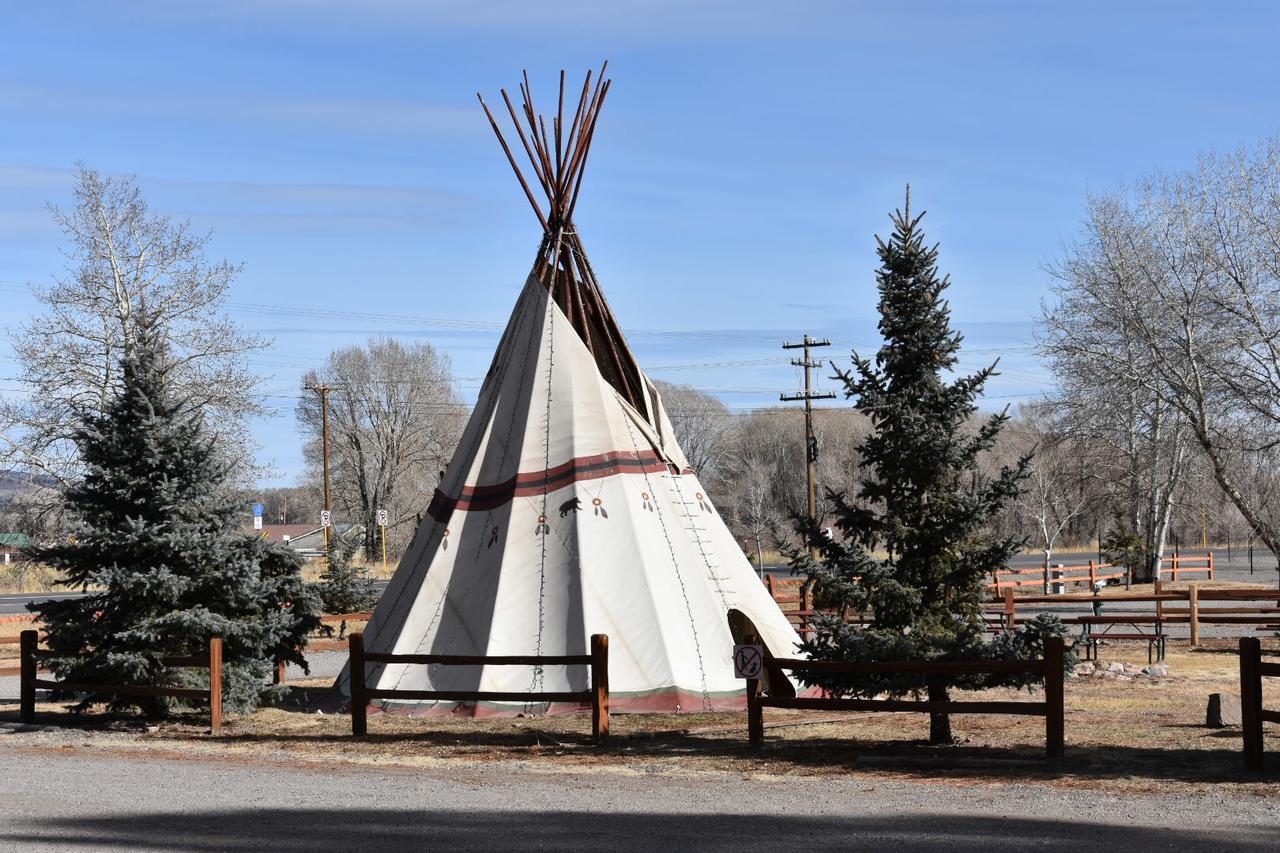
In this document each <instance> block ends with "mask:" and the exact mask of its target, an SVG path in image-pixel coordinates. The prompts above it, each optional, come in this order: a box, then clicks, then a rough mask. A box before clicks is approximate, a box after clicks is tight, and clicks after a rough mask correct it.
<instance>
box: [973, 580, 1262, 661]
mask: <svg viewBox="0 0 1280 853" xmlns="http://www.w3.org/2000/svg"><path fill="white" fill-rule="evenodd" d="M1206 602H1222V603H1223V604H1222V605H1220V606H1205V603H1206ZM1245 602H1257V603H1255V604H1253V605H1252V606H1244V603H1245ZM1046 604H1048V605H1052V604H1093V605H1094V606H1095V608H1097V609H1096V610H1095V613H1094V615H1093V616H1069V617H1067V618H1065V619H1064V620H1063V621H1064V622H1065V623H1067V624H1070V625H1081V626H1083V627H1086V628H1090V629H1092V628H1093V627H1097V626H1103V625H1108V624H1111V625H1129V626H1131V627H1133V626H1136V625H1139V624H1147V625H1152V626H1153V628H1156V629H1158V632H1157V633H1159V634H1161V635H1163V634H1164V631H1163V628H1164V626H1166V625H1187V626H1189V633H1190V639H1191V645H1192V646H1193V647H1196V646H1199V645H1200V639H1201V627H1202V626H1205V625H1235V626H1253V627H1255V628H1257V629H1258V630H1275V631H1280V591H1277V590H1267V589H1201V588H1200V585H1199V584H1197V583H1194V582H1193V583H1189V584H1187V588H1186V589H1185V590H1170V589H1167V588H1165V586H1164V582H1163V581H1157V582H1156V584H1155V591H1154V592H1127V591H1126V592H1117V593H1114V594H1110V595H1094V594H1091V593H1061V594H1056V595H1018V596H1015V595H1014V591H1013V590H1012V589H1005V590H1004V594H1003V597H1002V600H1001V602H1000V604H999V605H994V606H992V605H988V607H987V615H988V618H990V619H992V620H995V619H997V618H998V619H999V621H1000V622H1001V623H1002V627H1003V628H1004V630H1008V631H1011V630H1013V629H1014V628H1015V627H1016V626H1017V623H1018V607H1019V605H1023V606H1025V605H1046ZM1125 604H1154V605H1155V607H1154V611H1147V612H1144V613H1135V612H1117V611H1115V610H1114V609H1112V610H1107V609H1106V608H1107V607H1108V606H1112V607H1114V606H1115V605H1121V606H1123V605H1125ZM1170 605H1174V606H1170ZM1178 605H1186V606H1185V607H1183V606H1178ZM995 607H998V608H999V610H995V609H994V608H995ZM1099 636H1100V637H1101V636H1103V635H1101V634H1100V635H1099ZM1149 638H1150V637H1149V635H1145V634H1144V635H1139V634H1137V633H1135V634H1133V635H1130V636H1125V635H1116V634H1112V635H1111V636H1110V639H1144V640H1146V639H1149Z"/></svg>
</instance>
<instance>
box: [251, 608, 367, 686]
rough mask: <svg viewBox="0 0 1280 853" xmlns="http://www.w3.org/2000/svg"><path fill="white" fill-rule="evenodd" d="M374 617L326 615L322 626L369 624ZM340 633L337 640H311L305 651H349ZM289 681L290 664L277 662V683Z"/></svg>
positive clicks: (322, 620)
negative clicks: (350, 623) (352, 623)
mask: <svg viewBox="0 0 1280 853" xmlns="http://www.w3.org/2000/svg"><path fill="white" fill-rule="evenodd" d="M372 617H373V614H372V613H325V614H324V615H322V616H321V617H320V624H322V625H339V626H343V625H345V624H346V623H348V622H368V621H369V619H370V618H372ZM339 632H340V633H339V638H338V639H336V640H328V639H325V640H311V641H310V642H308V643H307V646H306V648H305V649H303V651H304V652H345V651H346V650H347V641H346V640H345V639H343V638H342V637H341V627H340V628H339ZM288 680H289V664H288V663H287V662H286V661H282V660H278V661H276V671H275V679H274V681H275V683H276V684H284V683H285V682H286V681H288Z"/></svg>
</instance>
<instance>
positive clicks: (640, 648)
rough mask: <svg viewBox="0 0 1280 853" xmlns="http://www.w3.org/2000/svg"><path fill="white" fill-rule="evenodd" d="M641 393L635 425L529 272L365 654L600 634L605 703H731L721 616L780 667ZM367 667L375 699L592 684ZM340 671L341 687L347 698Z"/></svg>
mask: <svg viewBox="0 0 1280 853" xmlns="http://www.w3.org/2000/svg"><path fill="white" fill-rule="evenodd" d="M642 382H643V385H644V386H645V391H646V394H645V398H646V402H647V403H648V406H649V407H650V411H649V412H647V413H641V412H638V411H636V409H634V408H632V407H631V406H630V405H629V404H628V403H626V402H625V401H624V400H623V399H622V397H621V396H620V395H619V394H618V393H617V391H616V390H615V389H614V387H613V386H612V385H611V384H610V383H609V382H608V381H606V380H605V378H604V377H603V376H602V375H601V373H600V370H599V368H598V367H597V364H596V360H595V359H594V358H593V356H592V354H591V352H590V351H589V350H588V349H587V347H586V346H585V345H584V344H583V341H582V339H581V338H580V337H579V335H578V333H577V332H576V331H575V330H574V328H573V327H572V325H570V323H569V321H568V319H567V318H566V317H565V314H564V313H563V312H562V311H561V310H560V308H559V306H558V305H557V304H556V302H555V301H554V300H552V299H551V298H550V296H549V294H548V291H547V288H546V286H544V285H543V284H541V283H540V282H539V281H538V279H537V278H536V277H535V276H533V275H531V276H530V277H529V279H528V281H527V283H526V284H525V287H524V290H523V292H522V293H521V295H520V298H519V301H518V302H517V303H516V307H515V311H514V312H513V314H512V316H511V320H510V321H509V323H508V325H507V328H506V331H505V333H504V334H503V337H502V341H501V343H500V344H499V347H498V351H497V353H496V355H495V357H494V361H493V364H492V366H491V367H490V368H489V373H488V375H487V376H486V377H485V381H484V384H483V386H482V388H481V391H480V395H479V398H478V401H477V403H476V408H475V410H474V412H473V413H472V415H471V419H470V421H469V423H468V424H467V428H466V431H465V432H464V434H463V438H462V441H461V443H460V444H459V446H458V449H457V451H456V453H455V455H454V457H453V460H452V461H451V462H450V463H449V467H448V469H447V470H446V472H445V478H444V481H443V483H442V484H441V488H440V490H439V491H438V492H437V494H436V497H435V500H433V502H432V505H431V508H430V510H429V513H428V515H429V517H424V518H423V520H422V524H421V526H420V527H419V529H418V531H417V534H416V535H415V537H414V540H413V543H412V544H411V546H410V548H409V550H408V553H407V554H406V555H405V557H404V558H403V559H402V560H401V562H400V566H399V568H398V569H397V571H396V574H395V576H394V578H393V579H392V581H391V585H390V587H389V588H388V589H387V591H386V593H385V594H384V595H383V597H382V599H381V601H380V602H379V603H378V607H377V609H376V611H375V612H374V614H373V617H372V620H371V621H370V623H369V625H368V628H367V629H366V632H365V643H366V647H367V648H368V650H369V651H374V652H391V653H400V654H408V653H417V654H428V653H429V654H457V655H528V654H538V655H576V654H585V653H586V652H587V650H588V645H589V640H588V638H589V637H590V636H591V635H592V634H597V633H598V634H607V635H608V636H609V670H610V693H611V697H612V698H611V704H612V705H613V707H614V708H616V709H619V710H654V711H659V710H668V711H674V710H677V708H680V709H683V710H685V711H699V710H710V709H715V708H726V707H735V706H736V707H741V705H742V702H743V699H744V695H745V694H744V690H743V687H744V682H742V681H741V680H738V679H735V678H734V673H733V664H732V660H731V656H732V647H733V644H734V636H733V634H732V633H731V631H730V621H729V618H730V617H729V614H730V613H731V611H737V612H738V613H739V614H741V616H735V617H734V618H735V619H738V620H739V624H740V625H741V624H742V623H741V617H745V618H746V619H747V620H750V623H751V625H750V627H751V628H753V629H754V631H755V632H756V633H758V634H759V635H760V637H761V638H762V640H763V641H764V643H765V644H766V645H767V646H768V647H769V649H770V651H772V653H773V654H774V655H776V656H781V657H789V656H791V655H793V654H794V652H795V648H796V644H797V643H798V642H799V637H798V636H797V635H796V633H795V631H794V629H793V628H792V627H791V625H790V624H789V623H788V621H787V619H786V617H785V616H784V615H783V614H782V612H781V611H780V610H779V608H778V606H777V604H776V603H775V602H774V601H773V599H772V598H771V597H770V596H769V594H768V592H767V591H766V589H765V587H764V585H763V584H762V583H761V582H760V580H759V579H758V578H757V577H756V574H755V571H754V570H753V569H752V567H751V565H750V563H749V562H748V561H747V559H746V557H745V556H744V555H743V553H742V551H741V549H740V548H739V547H738V545H737V543H736V542H735V541H734V540H733V537H732V536H731V534H730V533H729V531H728V529H727V528H726V527H725V524H724V522H723V521H722V520H721V518H720V516H719V514H718V513H717V511H716V509H715V507H714V505H713V504H712V503H711V501H710V500H709V499H708V498H707V495H706V493H705V492H704V490H703V488H702V485H701V484H700V483H699V482H698V478H697V477H696V476H695V475H694V473H693V472H692V471H690V470H689V469H688V465H687V463H686V461H685V458H684V455H683V454H682V453H681V451H680V448H679V447H677V446H676V442H675V440H674V438H673V437H672V434H671V427H670V424H669V422H668V420H667V417H666V415H665V413H664V412H663V411H662V403H661V400H660V399H659V397H658V394H657V392H656V390H655V389H654V388H653V386H652V384H651V383H650V382H649V381H648V379H647V378H643V377H642ZM651 424H656V425H657V428H656V429H655V428H654V427H653V426H651ZM739 633H740V632H739ZM368 670H369V678H368V684H369V686H370V687H375V688H378V689H404V690H455V691H462V690H484V691H503V692H507V691H550V692H566V691H576V690H583V689H585V688H586V687H587V684H588V673H587V668H586V667H583V666H574V667H565V666H548V667H545V668H540V669H535V668H534V667H518V666H493V667H484V668H480V667H470V666H468V667H458V666H420V665H400V664H392V665H384V666H369V667H368ZM348 677H349V673H348V672H346V671H344V672H343V674H342V676H341V677H340V678H339V682H338V686H339V688H340V689H341V690H342V692H343V694H345V695H349V690H348V689H347V678H348ZM382 705H383V707H384V709H385V710H387V711H390V712H401V713H430V712H432V711H436V712H448V711H454V710H457V706H456V705H455V704H454V703H442V704H434V703H420V702H419V703H414V702H397V701H395V700H391V701H386V702H383V703H382ZM467 710H470V711H473V712H480V713H484V712H503V711H510V712H518V711H523V710H529V709H528V708H526V707H524V706H521V705H519V704H513V705H497V704H495V705H492V706H485V707H481V708H475V707H474V706H468V708H467Z"/></svg>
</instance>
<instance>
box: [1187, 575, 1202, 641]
mask: <svg viewBox="0 0 1280 853" xmlns="http://www.w3.org/2000/svg"><path fill="white" fill-rule="evenodd" d="M1187 620H1188V622H1189V623H1190V626H1191V648H1193V649H1194V648H1196V647H1197V646H1199V645H1200V585H1199V584H1197V583H1189V584H1187Z"/></svg>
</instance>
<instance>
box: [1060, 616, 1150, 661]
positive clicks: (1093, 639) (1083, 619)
mask: <svg viewBox="0 0 1280 853" xmlns="http://www.w3.org/2000/svg"><path fill="white" fill-rule="evenodd" d="M1069 621H1070V622H1071V624H1074V625H1079V626H1080V642H1081V643H1082V644H1083V645H1084V655H1085V660H1097V659H1098V644H1099V643H1100V642H1102V641H1103V640H1146V641H1147V663H1158V662H1160V661H1162V660H1164V651H1165V640H1166V635H1165V632H1164V623H1165V622H1166V621H1168V620H1167V619H1166V618H1165V617H1164V616H1160V615H1154V614H1150V613H1112V614H1109V615H1107V616H1102V615H1094V616H1077V617H1075V618H1074V619H1071V620H1069ZM1125 627H1127V628H1129V631H1127V632H1126V631H1124V630H1116V629H1117V628H1119V629H1123V628H1125ZM1153 658H1154V660H1153Z"/></svg>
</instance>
